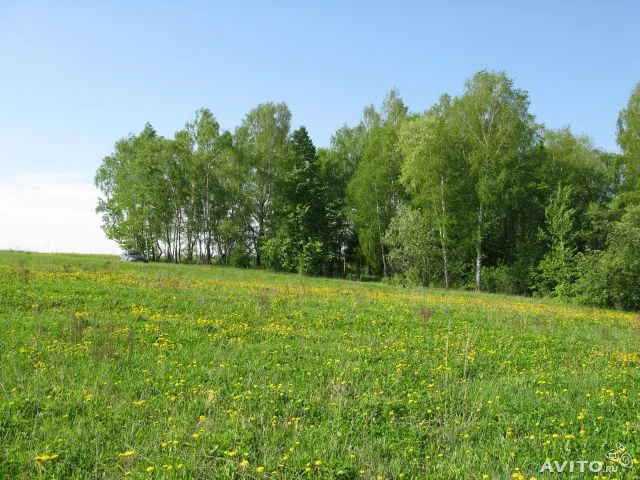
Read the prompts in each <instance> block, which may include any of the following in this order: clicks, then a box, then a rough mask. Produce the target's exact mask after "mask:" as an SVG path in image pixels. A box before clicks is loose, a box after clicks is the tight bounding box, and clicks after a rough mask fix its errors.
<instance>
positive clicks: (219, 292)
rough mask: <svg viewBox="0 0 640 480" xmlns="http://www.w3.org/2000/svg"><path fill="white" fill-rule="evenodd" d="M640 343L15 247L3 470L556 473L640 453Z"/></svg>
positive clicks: (546, 324) (612, 318) (486, 303)
mask: <svg viewBox="0 0 640 480" xmlns="http://www.w3.org/2000/svg"><path fill="white" fill-rule="evenodd" d="M639 334H640V321H639V318H638V316H637V314H633V313H623V312H614V311H603V310H594V309H587V308H574V307H570V306H565V305H561V304H557V303H550V302H545V303H542V302H537V301H534V300H531V299H525V298H515V297H513V298H510V297H503V296H496V295H476V294H471V293H466V292H446V291H429V290H407V289H402V288H398V287H393V286H389V285H372V284H357V283H353V282H345V281H334V280H325V279H308V278H304V277H300V276H297V275H280V274H273V273H269V272H261V271H246V270H237V269H225V268H216V267H213V268H210V267H203V266H184V265H182V266H176V265H160V264H147V265H144V264H141V265H139V264H135V265H130V264H121V263H119V262H117V260H116V259H115V258H114V257H101V256H71V255H42V254H25V253H17V252H14V253H0V355H1V356H2V365H3V368H2V370H0V478H5V477H6V478H25V479H26V478H60V479H67V478H78V479H80V478H121V477H125V476H131V477H132V478H220V479H223V478H256V479H262V478H342V479H348V478H366V479H377V478H381V479H391V478H451V479H454V478H456V479H459V478H465V479H467V478H468V479H476V478H477V479H481V478H492V479H493V478H496V479H498V478H499V479H504V478H531V477H537V478H547V477H548V478H559V477H561V476H562V475H563V474H542V475H541V474H540V473H539V469H540V467H541V465H542V464H543V462H544V461H545V460H546V459H551V460H558V461H563V460H575V461H578V460H582V459H585V460H590V461H592V460H594V461H595V460H601V461H604V462H605V464H607V461H606V459H605V453H606V452H607V451H608V450H610V449H612V448H614V447H616V446H617V445H618V444H619V443H623V444H624V445H625V446H626V449H627V451H628V452H630V453H631V455H632V456H633V457H634V459H637V458H638V457H639V456H640V441H639V439H638V428H639V424H640V387H639V382H640V358H639V355H638V353H639V352H638V350H639V349H638V345H639V342H638V338H639ZM636 461H637V460H636ZM639 468H640V467H635V468H631V469H624V468H619V469H618V473H617V474H615V475H613V476H611V475H610V476H609V478H634V477H633V475H634V474H638V472H639V471H640V470H639ZM564 475H565V476H566V474H564ZM571 478H594V474H593V473H589V474H584V475H583V477H581V476H580V474H574V475H573V476H572V477H571Z"/></svg>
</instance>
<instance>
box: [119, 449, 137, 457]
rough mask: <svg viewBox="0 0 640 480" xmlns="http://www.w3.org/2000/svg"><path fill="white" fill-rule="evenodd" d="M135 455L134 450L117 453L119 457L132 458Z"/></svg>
mask: <svg viewBox="0 0 640 480" xmlns="http://www.w3.org/2000/svg"><path fill="white" fill-rule="evenodd" d="M135 454H136V451H135V450H127V451H126V452H122V453H119V454H118V456H119V457H133V456H134V455H135Z"/></svg>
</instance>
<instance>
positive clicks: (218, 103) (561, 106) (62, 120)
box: [0, 0, 640, 247]
mask: <svg viewBox="0 0 640 480" xmlns="http://www.w3.org/2000/svg"><path fill="white" fill-rule="evenodd" d="M94 3H95V4H96V5H93V4H94ZM98 3H100V5H98ZM314 3H315V4H314ZM345 3H346V2H345ZM639 19H640V6H639V4H638V3H637V2H633V1H628V2H621V1H618V2H616V1H612V2H605V1H601V2H588V1H575V2H561V3H555V2H545V1H541V2H504V3H499V2H482V3H480V2H457V3H456V2H451V3H449V2H448V3H447V4H446V5H445V4H444V2H438V3H435V2H394V3H392V2H385V3H378V2H375V1H370V2H349V4H348V5H347V6H345V5H344V4H343V3H342V2H331V1H322V2H313V3H312V2H306V3H305V2H283V1H280V2H255V3H252V2H245V3H239V2H220V3H218V2H204V1H202V2H172V4H171V5H170V4H169V2H162V1H157V2H135V1H132V2H117V1H113V2H80V1H77V2H64V1H62V2H50V1H47V2H29V1H12V0H8V1H7V0H0V59H2V74H1V75H0V180H2V179H4V180H5V181H6V180H7V179H10V177H11V176H14V175H17V174H23V173H34V174H38V175H40V174H42V173H43V172H44V173H47V172H57V173H62V172H68V173H72V174H73V175H74V177H73V178H74V181H76V180H77V178H78V175H79V176H80V177H81V178H84V179H86V181H87V182H89V181H90V180H91V178H92V177H93V174H94V172H95V170H96V168H97V167H98V165H99V163H100V161H101V159H102V157H104V156H105V155H107V154H109V153H110V152H111V151H112V148H113V144H114V142H115V140H117V139H118V138H120V137H123V136H125V135H127V134H128V133H129V132H139V131H140V130H141V129H142V127H143V125H144V123H145V122H147V121H149V122H151V123H152V124H153V125H154V126H155V127H156V129H157V130H158V132H159V133H161V134H163V135H167V136H171V135H173V133H174V132H175V131H176V130H178V129H180V128H182V127H183V125H184V123H185V122H186V121H188V120H190V119H191V118H192V117H193V112H194V111H195V110H196V109H197V108H199V107H202V106H205V107H208V108H210V109H211V110H212V111H213V112H214V114H215V115H216V117H217V118H218V120H219V122H220V123H221V124H222V126H223V127H224V128H228V129H233V128H234V127H235V126H236V125H238V124H239V123H240V121H241V120H242V118H243V116H244V115H245V114H246V113H247V112H248V111H249V110H250V109H251V108H252V107H254V106H256V105H257V104H258V103H261V102H266V101H285V102H287V103H288V105H289V107H290V109H291V111H292V112H293V125H294V127H297V126H299V125H302V124H304V125H306V126H307V128H308V130H309V131H310V133H311V136H312V138H313V140H314V141H315V143H316V145H318V146H327V145H328V144H329V139H330V137H331V135H332V133H333V132H334V131H335V130H336V129H337V128H338V127H340V126H341V125H343V124H344V123H347V124H351V125H353V124H355V123H357V122H358V121H359V119H360V117H361V113H362V109H363V107H364V106H365V105H366V104H369V103H374V104H379V103H380V101H381V99H382V97H383V96H384V94H385V92H386V91H388V90H389V89H390V88H392V87H394V86H395V87H397V88H398V89H399V90H400V93H401V95H402V97H403V98H404V100H405V102H406V103H407V105H408V106H409V107H410V109H411V110H413V111H420V110H423V109H425V108H427V107H429V106H430V105H431V104H432V103H434V102H435V101H436V100H437V98H438V97H439V95H440V94H441V93H444V92H449V93H451V94H454V95H455V94H459V93H460V92H461V91H462V89H463V85H464V81H465V79H467V78H468V77H470V76H471V75H473V73H474V72H476V71H478V70H481V69H494V70H506V71H507V72H508V74H509V75H511V76H512V77H513V78H514V79H515V82H516V86H517V87H519V88H522V89H525V90H528V91H529V93H530V96H531V111H532V112H533V113H534V114H535V115H536V116H537V118H538V121H540V122H543V123H545V124H546V125H548V126H549V127H553V128H557V127H561V126H563V125H567V124H569V125H571V127H572V128H573V129H574V131H576V132H577V133H586V134H588V135H590V136H591V137H592V139H593V141H594V143H595V145H596V146H598V147H601V148H604V149H608V150H616V149H617V147H616V144H615V127H616V118H617V115H618V112H619V110H620V109H621V108H622V107H623V106H624V105H625V104H626V102H627V100H628V97H629V95H630V93H631V90H632V88H633V86H634V85H635V84H636V83H637V82H638V81H640V48H638V36H637V32H638V31H637V25H638V20H639ZM0 247H1V245H0Z"/></svg>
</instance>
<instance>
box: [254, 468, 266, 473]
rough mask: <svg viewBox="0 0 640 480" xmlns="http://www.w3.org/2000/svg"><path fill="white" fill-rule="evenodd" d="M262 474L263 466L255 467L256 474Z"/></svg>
mask: <svg viewBox="0 0 640 480" xmlns="http://www.w3.org/2000/svg"><path fill="white" fill-rule="evenodd" d="M262 472H264V467H263V466H259V467H256V473H262Z"/></svg>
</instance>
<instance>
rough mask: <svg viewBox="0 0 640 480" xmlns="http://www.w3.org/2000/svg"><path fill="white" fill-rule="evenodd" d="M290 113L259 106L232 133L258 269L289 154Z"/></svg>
mask: <svg viewBox="0 0 640 480" xmlns="http://www.w3.org/2000/svg"><path fill="white" fill-rule="evenodd" d="M290 126H291V112H290V111H289V108H288V107H287V105H286V104H285V103H278V104H274V103H263V104H260V105H258V106H257V107H256V108H254V109H253V110H251V111H250V112H249V113H248V114H247V116H246V117H245V118H244V120H243V121H242V124H241V125H240V127H238V129H237V130H236V133H235V138H236V143H237V146H238V150H239V154H240V155H241V159H242V161H243V162H244V164H245V166H246V169H247V172H248V174H249V177H248V180H247V183H246V185H245V192H246V196H247V200H248V204H249V211H250V223H249V225H248V229H249V231H250V232H251V242H252V244H253V249H254V252H255V256H256V264H257V265H258V266H260V263H261V262H260V249H261V247H262V244H263V241H264V238H265V236H266V235H267V233H268V232H269V229H270V228H271V225H270V223H271V222H272V221H273V220H274V219H273V213H274V197H275V194H276V185H277V182H278V179H279V178H280V176H281V175H282V172H283V167H284V165H285V162H286V159H287V157H288V155H289V152H290V151H289V130H290Z"/></svg>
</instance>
